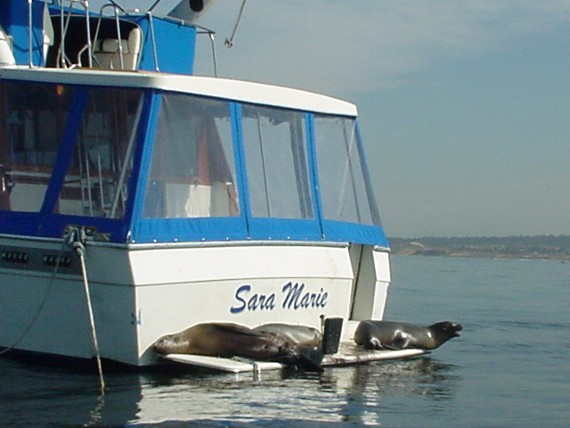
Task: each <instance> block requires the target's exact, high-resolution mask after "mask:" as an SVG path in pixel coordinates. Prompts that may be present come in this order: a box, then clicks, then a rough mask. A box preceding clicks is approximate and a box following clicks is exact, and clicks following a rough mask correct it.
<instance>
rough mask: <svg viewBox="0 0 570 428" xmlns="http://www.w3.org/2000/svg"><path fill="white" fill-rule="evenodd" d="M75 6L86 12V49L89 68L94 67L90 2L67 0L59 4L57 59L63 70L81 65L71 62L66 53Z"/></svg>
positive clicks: (61, 0)
mask: <svg viewBox="0 0 570 428" xmlns="http://www.w3.org/2000/svg"><path fill="white" fill-rule="evenodd" d="M30 4H31V1H30ZM75 6H80V7H83V9H84V11H85V30H86V32H87V34H86V39H87V44H86V47H85V49H86V50H87V54H88V58H89V67H93V42H92V39H91V23H90V20H89V2H88V1H87V0H67V1H65V0H60V2H59V7H60V9H59V11H60V13H59V16H60V31H61V32H60V34H61V40H60V44H59V53H58V58H57V65H58V66H61V68H75V67H77V66H80V65H81V63H80V61H78V62H77V63H73V62H72V61H71V59H70V58H69V57H68V56H67V53H66V51H65V39H66V34H67V30H68V29H69V23H70V21H71V17H72V15H73V8H74V7H75ZM66 10H67V16H66ZM30 11H31V7H30ZM31 27H32V21H31V12H30V28H31ZM30 31H31V30H30ZM31 49H32V47H31V45H30V52H31ZM79 55H80V54H79ZM30 57H31V53H30Z"/></svg>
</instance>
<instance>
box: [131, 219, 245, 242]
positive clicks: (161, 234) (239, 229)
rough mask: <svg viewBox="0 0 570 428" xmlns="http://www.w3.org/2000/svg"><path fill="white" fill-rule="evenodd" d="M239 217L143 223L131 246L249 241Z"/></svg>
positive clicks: (146, 220)
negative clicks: (152, 243) (134, 244)
mask: <svg viewBox="0 0 570 428" xmlns="http://www.w3.org/2000/svg"><path fill="white" fill-rule="evenodd" d="M246 239H247V236H246V228H245V221H244V219H243V218H240V217H216V218H169V219H152V218H148V219H143V220H141V221H139V223H138V224H137V227H136V233H133V235H132V237H131V242H133V243H137V242H138V243H141V242H142V243H148V242H202V241H239V240H246Z"/></svg>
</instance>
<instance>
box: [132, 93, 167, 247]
mask: <svg viewBox="0 0 570 428" xmlns="http://www.w3.org/2000/svg"><path fill="white" fill-rule="evenodd" d="M147 102H148V111H149V116H147V118H146V119H147V123H146V125H145V127H144V129H141V130H140V134H141V139H142V144H141V145H142V148H141V149H139V151H138V153H137V156H138V160H140V163H139V165H140V167H139V168H138V173H137V177H136V180H137V181H136V183H137V184H136V192H135V194H134V195H133V202H132V204H133V205H132V217H131V218H132V221H131V239H132V240H137V241H140V240H141V239H140V238H139V237H138V234H139V229H140V228H141V227H142V223H143V210H144V199H145V192H146V181H147V177H148V175H149V171H150V163H151V160H152V152H153V150H154V136H155V134H156V127H157V120H158V114H159V112H160V106H161V103H162V96H161V94H160V92H158V91H152V92H151V94H150V96H149V99H148V101H147Z"/></svg>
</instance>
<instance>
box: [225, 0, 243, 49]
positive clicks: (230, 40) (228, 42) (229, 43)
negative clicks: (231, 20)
mask: <svg viewBox="0 0 570 428" xmlns="http://www.w3.org/2000/svg"><path fill="white" fill-rule="evenodd" d="M246 2H247V0H243V2H242V4H241V7H240V8H239V13H238V16H237V19H236V24H235V25H234V30H233V31H232V35H231V36H230V37H229V38H227V39H226V40H225V41H224V44H225V45H226V47H227V48H228V49H230V48H231V47H232V46H233V45H234V37H235V36H236V32H237V29H238V25H239V22H240V20H241V16H242V14H243V10H244V9H245V3H246Z"/></svg>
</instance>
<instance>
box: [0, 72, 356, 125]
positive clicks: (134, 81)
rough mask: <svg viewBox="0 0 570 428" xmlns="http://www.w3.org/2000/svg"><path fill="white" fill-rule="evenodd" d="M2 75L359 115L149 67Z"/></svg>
mask: <svg viewBox="0 0 570 428" xmlns="http://www.w3.org/2000/svg"><path fill="white" fill-rule="evenodd" d="M0 78H2V79H11V80H28V81H38V82H49V83H60V84H72V85H89V86H111V87H129V88H149V89H150V88H153V89H162V90H165V91H173V92H181V93H188V94H193V95H200V96H206V97H212V98H220V99H227V100H235V101H239V102H246V103H252V104H262V105H268V106H279V107H284V108H290V109H293V110H301V111H311V112H315V113H323V114H334V115H342V116H350V117H356V116H357V113H358V112H357V108H356V106H355V105H354V104H352V103H349V102H347V101H343V100H340V99H337V98H333V97H329V96H326V95H322V94H317V93H314V92H308V91H303V90H299V89H293V88H289V87H284V86H274V85H268V84H264V83H257V82H249V81H243V80H234V79H224V78H219V77H203V76H194V75H177V74H167V73H157V72H148V71H133V72H129V71H113V70H98V69H87V68H84V69H81V68H75V69H73V70H68V69H57V68H30V67H27V66H11V67H4V68H0Z"/></svg>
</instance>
